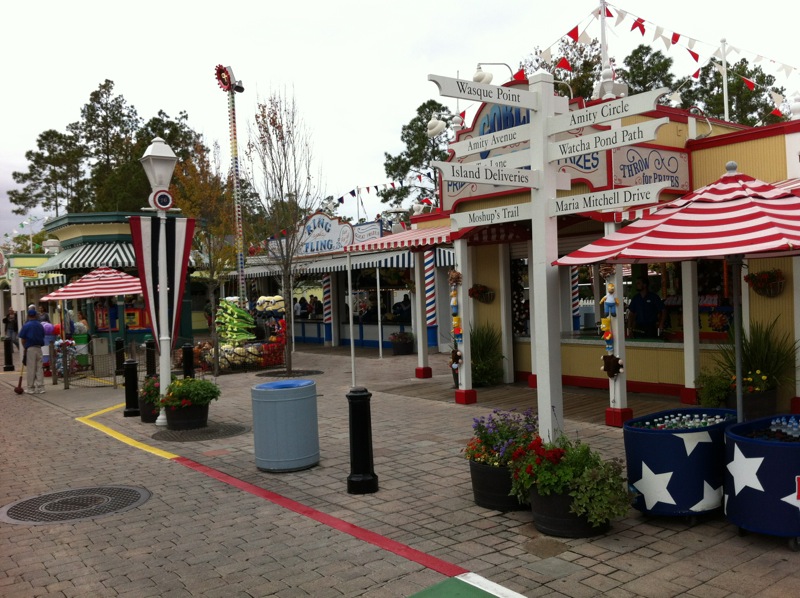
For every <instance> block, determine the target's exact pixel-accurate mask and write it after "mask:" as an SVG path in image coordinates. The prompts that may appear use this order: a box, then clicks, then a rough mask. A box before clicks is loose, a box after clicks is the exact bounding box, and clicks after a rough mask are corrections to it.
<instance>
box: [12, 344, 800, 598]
mask: <svg viewBox="0 0 800 598" xmlns="http://www.w3.org/2000/svg"><path fill="white" fill-rule="evenodd" d="M14 358H15V365H16V368H17V369H16V370H15V371H13V372H3V374H2V378H0V404H2V410H1V411H0V413H2V421H1V423H0V430H1V432H0V439H1V440H0V442H2V445H1V446H2V454H3V459H2V463H0V508H3V507H6V506H7V505H10V504H12V503H16V502H17V501H21V500H23V499H26V498H31V497H37V496H39V495H43V494H49V493H56V492H62V491H68V490H77V489H102V488H109V487H119V488H134V489H143V490H144V496H143V498H142V500H141V501H140V502H138V503H137V504H135V506H133V507H132V508H128V509H127V510H120V511H116V510H112V511H111V512H108V513H107V514H103V515H101V516H97V517H94V518H91V519H81V520H77V521H72V522H67V523H47V524H39V525H33V524H13V523H8V522H6V521H0V596H3V597H5V598H10V597H29V596H81V597H95V596H137V597H139V596H142V597H145V596H170V597H172V596H174V597H178V596H224V597H226V598H233V597H239V596H278V597H285V598H290V597H298V596H312V597H315V598H327V597H340V596H365V597H370V598H383V597H387V598H388V597H406V596H412V595H414V594H415V593H420V592H424V594H423V595H425V596H432V595H440V596H473V595H475V596H477V595H481V596H489V595H507V596H514V595H522V596H528V597H535V596H569V597H574V598H581V597H589V596H615V597H620V598H624V597H629V596H648V597H653V598H659V597H670V596H695V597H698V598H722V597H731V598H733V597H739V596H741V597H750V596H763V597H768V596H774V597H776V598H777V597H781V598H785V597H788V596H796V595H798V589H797V588H798V587H800V553H795V552H792V551H790V550H789V548H788V546H787V542H786V540H785V539H781V538H775V537H769V536H763V535H759V534H748V535H744V536H740V535H739V533H738V529H737V528H736V527H735V526H733V525H731V524H729V523H728V522H727V521H726V520H725V519H724V517H723V516H722V515H719V514H711V515H707V516H703V517H701V518H700V519H699V521H688V520H685V519H683V518H657V517H650V516H645V515H643V514H641V513H639V512H638V511H635V510H631V511H630V512H629V515H628V517H627V518H625V519H622V520H619V521H616V522H615V523H614V525H613V527H612V529H611V531H610V532H609V533H608V534H606V535H603V536H599V537H596V538H592V539H575V540H572V539H570V540H565V539H559V538H552V537H548V536H543V535H541V534H539V533H538V532H537V531H536V530H535V529H534V527H533V525H532V524H531V514H530V512H525V511H520V512H512V513H506V514H502V513H499V512H496V511H489V510H487V509H484V508H481V507H478V506H476V505H475V504H474V502H473V500H472V491H471V486H470V479H469V468H468V464H467V462H466V461H465V460H464V459H463V458H462V456H461V454H460V452H461V449H462V447H463V446H464V445H465V444H466V442H467V440H468V439H469V438H470V436H471V424H472V418H473V417H476V416H479V415H484V414H486V413H487V411H488V410H489V408H488V407H487V406H486V405H485V404H484V405H482V404H481V403H480V393H479V394H478V397H479V403H478V404H475V405H457V404H455V403H454V402H453V400H452V394H453V393H452V391H442V392H441V393H440V394H442V395H443V396H439V397H435V398H432V397H429V396H419V395H421V394H424V393H406V394H398V393H397V392H396V389H397V388H401V387H402V388H409V387H412V386H415V385H424V384H433V383H438V384H439V386H440V387H444V386H443V384H442V382H443V381H446V380H452V378H451V376H450V373H449V371H448V369H447V365H446V361H447V356H446V355H433V356H431V365H432V367H433V373H434V378H433V380H415V379H414V378H413V372H414V367H415V365H416V358H415V356H402V357H392V356H386V357H385V358H384V359H378V358H377V352H376V351H375V352H364V351H361V352H360V353H359V357H358V358H357V360H356V384H357V386H363V387H366V388H367V389H368V390H369V391H370V392H371V393H372V398H371V401H370V409H371V423H372V445H373V454H374V470H375V474H376V475H377V476H378V480H379V490H378V491H377V492H375V493H371V494H348V493H347V477H348V474H349V473H350V471H351V460H350V429H349V417H348V411H349V409H348V407H349V405H348V400H347V398H346V395H347V393H348V392H349V390H350V388H351V366H350V358H349V356H348V355H347V354H343V353H341V352H339V351H330V352H320V351H319V350H315V351H304V350H303V349H302V348H300V347H298V351H297V352H296V353H295V354H294V367H295V368H296V369H299V370H303V371H304V372H305V375H303V376H302V377H303V378H304V379H310V380H314V381H315V382H316V389H317V407H318V414H319V415H318V422H319V444H320V462H319V465H317V466H315V467H312V468H310V469H306V470H303V471H298V472H291V473H266V472H263V471H260V470H259V469H258V468H257V467H256V465H255V449H254V440H253V433H252V423H253V422H252V419H253V418H252V402H251V389H252V387H253V386H255V385H257V384H261V383H264V382H269V381H273V380H277V379H280V378H275V377H271V376H270V375H269V373H266V374H265V373H261V374H259V373H239V374H232V375H226V376H221V377H219V378H218V383H219V385H220V386H221V387H222V397H221V399H220V400H219V401H218V402H215V403H214V404H212V406H211V412H210V418H209V419H210V421H211V423H212V424H214V425H215V426H217V427H220V428H221V429H223V430H228V431H229V433H230V434H231V435H225V434H218V435H217V436H216V437H214V438H210V439H207V440H196V439H193V440H187V439H186V438H187V437H181V436H180V434H178V435H176V434H172V435H170V434H166V433H165V432H166V431H165V430H164V429H163V428H157V427H156V426H155V425H153V424H144V423H142V422H141V421H140V419H139V418H138V417H129V418H126V417H123V410H124V400H125V391H124V389H123V388H122V387H119V388H116V389H115V388H113V387H94V388H82V387H72V388H70V389H68V390H64V389H63V388H61V387H60V386H52V385H50V380H49V379H48V380H47V382H48V385H47V387H46V388H47V392H46V393H45V394H43V395H27V394H22V395H17V394H15V393H14V392H13V387H14V386H16V384H17V379H18V377H19V371H18V368H19V366H18V362H17V358H18V354H15V355H14ZM401 383H402V384H401ZM571 391H572V392H575V389H571ZM526 393H529V397H530V400H529V402H528V404H529V405H532V406H535V405H536V400H535V391H532V390H526ZM409 395H412V396H409ZM523 397H524V399H525V400H527V395H523ZM597 401H598V405H597V408H598V409H599V410H604V409H605V406H606V404H607V399H606V400H605V401H604V400H603V397H602V393H598V394H597ZM676 406H677V404H676ZM635 415H637V414H635ZM565 429H566V430H567V432H568V433H569V434H570V435H574V436H578V437H580V438H582V439H583V440H585V441H586V442H588V443H589V444H590V445H591V446H592V447H594V448H597V449H599V450H600V451H602V452H603V453H604V454H605V455H606V456H609V457H612V456H618V457H624V448H623V438H622V430H621V429H618V428H611V427H607V426H602V425H597V424H592V423H585V422H580V421H570V420H567V421H566V422H565ZM95 493H96V492H95ZM105 501H106V499H105V498H104V497H103V496H99V495H98V496H97V497H95V494H90V498H89V499H84V500H83V502H76V503H75V504H74V507H72V508H74V509H75V510H76V512H80V510H81V509H83V508H85V507H86V506H87V504H89V505H90V506H91V505H92V504H94V503H96V504H97V505H98V506H100V505H101V504H103V503H104V502H105ZM59 504H60V508H62V509H69V508H71V506H70V505H71V503H69V502H68V501H61V502H60V503H59ZM465 573H469V574H474V575H475V576H479V578H482V579H485V580H488V582H491V584H496V586H495V587H497V588H501V587H502V588H506V589H507V591H508V593H506V594H503V590H502V589H500V590H497V591H496V592H487V593H460V591H461V590H463V588H461V590H460V589H459V588H460V586H448V585H444V586H437V584H441V583H442V582H447V581H448V580H450V579H452V578H454V577H455V576H458V575H460V574H465ZM437 587H438V588H441V590H436V589H435V588H437ZM431 588H434V589H431Z"/></svg>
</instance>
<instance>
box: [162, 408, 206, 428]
mask: <svg viewBox="0 0 800 598" xmlns="http://www.w3.org/2000/svg"><path fill="white" fill-rule="evenodd" d="M166 413H167V430H194V429H196V428H205V427H206V426H208V405H191V406H189V407H177V408H175V409H173V408H172V407H167V408H166Z"/></svg>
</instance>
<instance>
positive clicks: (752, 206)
mask: <svg viewBox="0 0 800 598" xmlns="http://www.w3.org/2000/svg"><path fill="white" fill-rule="evenodd" d="M774 252H783V253H785V254H789V253H800V197H798V195H797V194H796V192H795V191H792V190H787V189H780V188H778V187H775V186H773V185H770V184H768V183H765V182H763V181H759V180H757V179H754V178H753V177H750V176H747V175H744V174H738V173H736V172H729V173H728V174H726V175H724V176H723V177H722V178H720V179H719V180H718V181H716V182H715V183H712V184H710V185H707V186H705V187H703V188H701V189H698V190H697V191H694V192H692V193H689V194H687V195H684V196H683V197H681V198H679V199H676V200H673V201H670V202H667V203H664V204H661V205H659V206H658V209H656V210H655V211H654V212H653V213H651V214H646V215H644V216H643V217H642V219H641V220H639V221H637V222H634V223H633V224H629V225H628V226H626V227H624V228H621V229H620V230H618V231H616V232H614V233H612V234H610V235H607V236H605V237H603V238H602V239H599V240H597V241H595V242H594V243H590V244H589V245H586V246H585V247H583V248H581V249H578V250H577V251H573V252H572V253H570V254H568V255H566V256H564V257H562V258H561V259H559V260H556V261H555V262H554V264H557V265H559V266H569V265H583V264H592V263H596V262H622V263H637V262H654V261H682V260H693V259H703V258H711V257H725V256H729V255H733V254H744V255H750V254H754V253H774Z"/></svg>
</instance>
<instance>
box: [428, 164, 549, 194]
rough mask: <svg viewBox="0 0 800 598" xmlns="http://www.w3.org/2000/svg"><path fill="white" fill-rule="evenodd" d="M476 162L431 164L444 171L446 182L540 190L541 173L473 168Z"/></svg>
mask: <svg viewBox="0 0 800 598" xmlns="http://www.w3.org/2000/svg"><path fill="white" fill-rule="evenodd" d="M473 164H474V162H473V163H471V162H466V163H459V162H431V163H430V165H431V166H432V167H433V168H438V169H439V170H441V171H442V177H443V178H444V180H446V181H456V182H460V183H479V184H483V185H504V186H507V187H531V188H534V189H538V188H539V184H540V183H539V175H540V173H539V171H531V170H517V169H514V168H499V167H497V166H494V167H492V166H477V167H475V166H473Z"/></svg>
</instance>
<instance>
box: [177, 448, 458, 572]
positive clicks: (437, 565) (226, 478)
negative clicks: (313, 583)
mask: <svg viewBox="0 0 800 598" xmlns="http://www.w3.org/2000/svg"><path fill="white" fill-rule="evenodd" d="M172 460H173V461H176V462H177V463H180V464H181V465H184V466H185V467H188V468H189V469H194V470H195V471H198V472H200V473H202V474H205V475H207V476H208V477H210V478H214V479H215V480H219V481H220V482H224V483H225V484H229V485H231V486H233V487H235V488H238V489H239V490H244V491H245V492H248V493H250V494H252V495H254V496H258V497H259V498H263V499H265V500H268V501H270V502H272V503H275V504H276V505H278V506H280V507H283V508H285V509H289V510H290V511H294V512H295V513H298V514H300V515H303V516H305V517H308V518H309V519H313V520H315V521H318V522H320V523H322V524H325V525H327V526H329V527H332V528H333V529H336V530H339V531H340V532H344V533H346V534H350V535H351V536H353V537H354V538H358V539H359V540H363V541H364V542H368V543H370V544H372V545H374V546H377V547H378V548H381V549H383V550H387V551H389V552H392V553H394V554H396V555H398V556H402V557H403V558H406V559H408V560H409V561H413V562H415V563H418V564H420V565H422V566H423V567H426V568H428V569H431V570H433V571H436V572H437V573H441V574H442V575H447V576H449V577H455V576H456V575H462V574H464V573H469V571H468V570H467V569H463V568H462V567H459V566H458V565H454V564H452V563H448V562H447V561H443V560H442V559H438V558H436V557H434V556H431V555H429V554H425V553H424V552H420V551H419V550H415V549H414V548H411V547H410V546H406V545H405V544H401V543H400V542H396V541H394V540H391V539H390V538H387V537H386V536H381V535H380V534H376V533H375V532H371V531H369V530H367V529H364V528H363V527H359V526H357V525H353V524H352V523H348V522H347V521H344V520H342V519H339V518H337V517H333V516H331V515H327V514H326V513H323V512H321V511H318V510H316V509H313V508H311V507H309V506H307V505H304V504H302V503H299V502H297V501H296V500H292V499H290V498H286V497H285V496H281V495H280V494H276V493H275V492H270V491H269V490H265V489H264V488H259V487H258V486H256V485H254V484H250V483H248V482H245V481H243V480H240V479H238V478H235V477H233V476H231V475H228V474H226V473H223V472H221V471H218V470H216V469H213V468H211V467H208V466H206V465H203V464H201V463H198V462H197V461H192V460H191V459H187V458H186V457H176V458H174V459H172Z"/></svg>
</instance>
